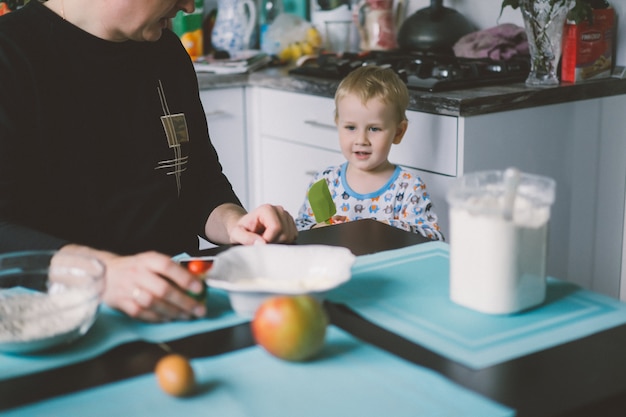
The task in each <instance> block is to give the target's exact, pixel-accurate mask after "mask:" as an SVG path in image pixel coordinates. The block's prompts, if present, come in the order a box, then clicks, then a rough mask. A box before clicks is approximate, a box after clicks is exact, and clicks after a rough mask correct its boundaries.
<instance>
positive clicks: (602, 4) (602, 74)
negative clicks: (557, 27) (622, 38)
mask: <svg viewBox="0 0 626 417" xmlns="http://www.w3.org/2000/svg"><path fill="white" fill-rule="evenodd" d="M587 3H589V5H590V6H591V8H592V11H591V13H592V16H591V19H590V20H589V19H585V20H583V21H580V22H575V21H573V20H568V21H567V22H566V23H565V27H564V29H563V55H562V58H561V81H564V82H570V83H576V82H580V81H586V80H591V79H598V78H608V77H610V76H611V73H612V71H613V67H614V65H615V62H614V60H615V22H616V17H615V11H614V10H613V8H612V7H611V5H610V4H609V2H607V1H606V0H587Z"/></svg>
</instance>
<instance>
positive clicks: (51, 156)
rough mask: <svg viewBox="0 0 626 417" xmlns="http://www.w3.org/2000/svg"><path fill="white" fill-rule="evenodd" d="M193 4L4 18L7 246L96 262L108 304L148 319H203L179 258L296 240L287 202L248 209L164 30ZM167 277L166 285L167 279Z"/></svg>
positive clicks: (0, 24)
mask: <svg viewBox="0 0 626 417" xmlns="http://www.w3.org/2000/svg"><path fill="white" fill-rule="evenodd" d="M193 7H194V1H193V0H132V1H128V0H48V1H46V2H43V3H42V2H38V1H36V0H32V1H30V2H29V3H28V4H27V5H26V6H24V7H23V8H21V9H19V10H17V11H15V12H12V13H9V14H7V15H4V16H2V17H0V252H9V251H18V250H29V249H54V250H62V251H73V252H79V253H86V254H91V255H94V256H97V257H98V258H100V259H101V260H102V261H103V262H104V263H105V264H106V268H107V274H106V279H107V281H106V290H105V294H104V301H105V302H106V303H107V304H109V305H110V306H111V307H113V308H117V309H119V310H121V311H123V312H125V313H127V314H129V315H131V316H133V317H138V318H141V319H143V320H147V321H163V320H172V319H184V318H191V317H194V316H202V315H204V314H205V307H204V305H203V304H202V303H198V302H196V301H195V300H193V299H192V298H191V297H188V296H187V295H185V292H184V291H182V290H181V289H189V290H191V291H197V290H198V285H200V284H199V282H197V280H195V279H194V278H193V277H192V275H191V274H190V273H189V272H187V271H186V270H184V269H183V268H182V267H180V266H179V265H177V264H176V263H175V262H173V261H172V260H171V258H170V256H171V255H175V254H178V253H181V252H186V251H191V250H194V249H196V248H197V247H198V236H202V237H204V238H206V239H208V240H209V241H211V242H214V243H216V244H230V243H240V244H253V243H255V242H257V241H260V242H263V243H265V242H291V241H293V240H295V238H296V235H297V232H296V229H295V224H294V222H293V219H292V217H291V216H290V215H289V214H288V213H287V212H286V211H284V210H283V209H282V207H279V206H271V205H263V206H260V207H258V208H256V209H255V210H252V211H251V212H250V213H246V211H245V210H244V209H243V208H242V207H241V203H240V202H239V199H238V198H237V196H236V195H235V193H234V192H233V190H232V187H231V185H230V183H229V181H228V179H227V178H226V177H225V176H224V174H223V173H222V168H221V166H220V164H219V160H218V156H217V154H216V152H215V149H214V148H213V146H212V145H211V142H210V139H209V133H208V127H207V123H206V118H205V115H204V111H203V108H202V105H201V102H200V98H199V93H198V83H197V78H196V75H195V71H194V69H193V65H192V62H191V60H190V58H189V56H188V55H187V53H186V51H185V49H184V48H183V46H182V44H181V42H180V40H179V39H178V37H177V36H176V35H175V34H174V33H172V32H171V31H170V30H169V29H167V25H168V22H169V20H170V19H171V18H172V17H174V16H175V14H176V13H177V12H178V11H179V10H185V11H186V12H191V11H192V10H193ZM163 277H166V278H168V279H169V280H165V279H163Z"/></svg>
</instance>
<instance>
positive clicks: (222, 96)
mask: <svg viewBox="0 0 626 417" xmlns="http://www.w3.org/2000/svg"><path fill="white" fill-rule="evenodd" d="M200 99H201V100H202V105H203V106H204V112H205V114H206V118H207V123H208V125H209V136H210V137H211V142H212V143H213V146H215V149H216V150H217V154H218V155H219V158H220V163H221V164H222V168H223V170H224V173H225V174H226V176H227V177H228V179H229V180H230V182H231V184H232V185H233V189H234V190H235V192H236V193H237V196H238V197H239V199H240V200H241V203H242V204H243V205H244V207H246V208H248V209H249V208H250V207H249V206H248V203H249V197H248V168H247V167H248V163H247V161H248V155H247V145H246V127H245V126H246V120H245V114H246V112H245V110H246V107H245V89H244V88H243V87H234V88H224V89H213V90H202V91H200Z"/></svg>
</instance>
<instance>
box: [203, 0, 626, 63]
mask: <svg viewBox="0 0 626 417" xmlns="http://www.w3.org/2000/svg"><path fill="white" fill-rule="evenodd" d="M217 1H218V0H204V13H205V15H206V14H209V13H210V12H211V10H214V9H217ZM255 1H256V5H257V10H261V6H262V3H264V2H265V0H255ZM345 1H346V2H349V0H345ZM353 2H354V1H353ZM320 3H322V4H331V1H328V0H282V4H283V10H284V12H286V13H291V14H295V15H297V16H299V17H301V18H303V19H306V20H309V21H312V22H313V23H314V24H316V23H317V22H318V19H316V17H315V10H319V9H320V6H319V4H320ZM609 3H610V4H611V6H612V7H613V8H614V9H615V13H616V15H617V16H618V27H617V35H616V39H617V54H616V55H617V56H616V64H617V65H622V66H623V65H626V42H624V41H622V42H620V40H624V39H626V25H624V24H621V19H623V16H624V13H626V1H624V0H610V1H609ZM337 4H341V1H337ZM394 4H395V7H394V9H395V10H397V11H398V12H399V15H398V16H397V19H399V20H398V22H399V23H398V26H399V24H400V23H401V22H402V21H404V19H405V18H406V17H409V16H411V15H412V14H413V13H415V12H416V11H417V10H419V9H422V8H425V7H429V6H430V5H431V1H430V0H394ZM501 4H502V0H445V1H444V2H443V5H444V6H445V7H448V8H452V9H454V10H456V11H457V12H459V13H461V14H462V15H463V16H465V17H466V18H467V19H468V20H469V21H470V22H471V23H472V24H474V25H475V26H476V27H477V28H478V29H487V28H490V27H493V26H496V25H498V24H499V23H515V24H517V25H519V26H523V21H522V15H521V12H520V10H519V9H512V8H511V7H506V8H505V9H504V11H503V12H502V15H501V16H500V8H501ZM318 29H320V30H323V28H318ZM353 33H356V31H355V32H353ZM354 44H355V45H358V42H354Z"/></svg>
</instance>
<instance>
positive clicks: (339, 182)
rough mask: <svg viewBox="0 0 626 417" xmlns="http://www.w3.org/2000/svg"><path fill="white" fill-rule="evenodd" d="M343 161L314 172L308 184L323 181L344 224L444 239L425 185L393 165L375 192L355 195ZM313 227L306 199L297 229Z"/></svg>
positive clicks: (298, 219) (301, 209)
mask: <svg viewBox="0 0 626 417" xmlns="http://www.w3.org/2000/svg"><path fill="white" fill-rule="evenodd" d="M347 166H348V164H347V162H346V163H344V164H342V165H339V166H331V167H329V168H327V169H325V170H324V171H321V172H319V173H317V174H316V175H315V176H314V178H313V180H312V181H311V183H310V184H309V188H310V187H311V185H312V184H313V183H315V182H317V181H318V180H320V179H322V178H324V179H325V180H326V182H327V184H328V188H329V190H330V194H331V196H332V197H333V201H334V202H335V206H336V207H337V214H336V215H337V216H345V217H346V218H347V219H346V221H351V220H359V219H374V220H378V221H381V222H385V223H388V224H390V225H392V226H394V227H398V228H400V229H403V230H407V231H410V232H413V233H420V234H422V235H423V236H425V237H427V238H430V239H432V240H444V238H443V235H442V234H441V232H440V230H439V225H438V224H437V215H436V214H435V212H434V211H432V201H431V200H430V196H429V195H428V191H427V190H426V184H425V183H424V182H423V181H422V180H421V179H420V178H419V177H418V176H415V175H413V174H412V173H410V172H409V171H407V170H405V169H403V168H401V167H399V166H396V170H395V172H394V173H393V175H392V176H391V178H390V179H389V181H387V183H386V184H385V185H384V186H383V187H382V188H380V189H379V190H377V191H375V192H372V193H369V194H359V193H357V192H355V191H354V190H352V189H351V188H350V186H349V185H348V182H347V181H346V168H347ZM315 224H316V222H315V217H314V215H313V210H312V209H311V205H310V204H309V200H308V191H307V198H305V201H304V203H303V204H302V207H301V208H300V211H299V213H298V217H297V218H296V225H297V227H298V230H306V229H310V228H311V227H312V226H314V225H315Z"/></svg>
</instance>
